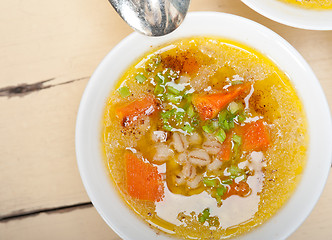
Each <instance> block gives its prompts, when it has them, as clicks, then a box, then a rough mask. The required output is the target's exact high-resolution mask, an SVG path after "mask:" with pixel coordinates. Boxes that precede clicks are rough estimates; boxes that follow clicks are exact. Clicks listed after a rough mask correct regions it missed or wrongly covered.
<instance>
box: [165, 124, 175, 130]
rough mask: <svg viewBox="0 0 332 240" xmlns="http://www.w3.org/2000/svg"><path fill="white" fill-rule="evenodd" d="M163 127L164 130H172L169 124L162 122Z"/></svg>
mask: <svg viewBox="0 0 332 240" xmlns="http://www.w3.org/2000/svg"><path fill="white" fill-rule="evenodd" d="M163 127H164V129H165V130H166V131H172V130H173V128H172V127H171V126H170V125H169V124H164V126H163Z"/></svg>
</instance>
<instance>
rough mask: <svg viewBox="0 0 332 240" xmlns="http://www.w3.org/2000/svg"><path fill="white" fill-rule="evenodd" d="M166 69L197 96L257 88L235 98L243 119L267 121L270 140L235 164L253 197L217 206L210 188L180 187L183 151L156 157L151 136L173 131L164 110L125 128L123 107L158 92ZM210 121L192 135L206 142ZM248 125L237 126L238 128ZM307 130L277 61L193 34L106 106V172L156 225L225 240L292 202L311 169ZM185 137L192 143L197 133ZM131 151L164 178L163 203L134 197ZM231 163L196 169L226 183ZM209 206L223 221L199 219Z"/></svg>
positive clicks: (163, 52) (156, 54)
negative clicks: (127, 156) (129, 164)
mask: <svg viewBox="0 0 332 240" xmlns="http://www.w3.org/2000/svg"><path fill="white" fill-rule="evenodd" d="M165 68H171V69H173V70H174V72H170V73H169V75H170V79H172V80H171V81H173V82H178V81H180V80H179V76H185V77H186V79H188V78H189V79H190V81H189V86H190V88H191V89H192V90H193V91H194V93H193V94H196V93H207V94H208V93H209V92H214V91H222V90H223V89H224V88H225V87H227V86H228V85H232V84H238V82H247V83H250V84H251V90H250V93H249V94H247V95H246V96H245V98H244V99H240V100H239V99H238V100H237V101H240V104H243V105H244V106H245V109H246V110H245V111H246V120H245V121H247V122H250V121H255V119H257V118H260V119H263V120H264V122H265V123H266V125H267V126H268V130H269V134H270V141H271V143H270V146H269V147H268V148H267V149H264V150H262V151H250V152H241V157H240V158H238V159H237V160H236V166H238V167H239V168H241V169H242V168H243V169H247V170H248V171H249V172H250V173H248V174H247V173H246V174H247V175H241V176H240V177H238V178H241V177H242V179H238V178H235V179H234V181H237V182H239V181H244V180H245V182H246V183H247V184H248V185H249V187H250V193H249V194H247V195H246V196H239V195H230V196H229V197H227V198H226V199H222V200H221V204H218V203H217V201H216V199H217V198H213V197H212V194H211V191H209V189H211V188H208V187H207V186H206V185H205V183H202V182H200V183H199V185H198V187H194V188H190V187H188V186H187V185H181V184H177V182H176V178H175V176H177V174H179V172H181V170H183V168H184V166H181V165H179V164H178V163H177V159H178V158H179V154H180V153H178V152H176V151H175V150H174V149H173V150H172V151H173V155H172V156H171V157H169V159H167V160H166V161H162V162H159V161H154V160H153V159H154V156H155V154H156V147H155V145H156V143H155V142H154V141H153V140H152V138H151V135H152V134H153V133H154V132H155V131H164V132H167V131H165V129H163V127H162V125H161V124H160V112H157V113H154V114H152V115H150V116H148V117H145V118H144V121H142V122H139V123H138V124H135V125H134V126H133V127H131V126H129V127H124V126H123V124H122V123H121V121H120V120H119V118H118V117H117V116H116V109H117V108H118V107H119V106H123V105H124V104H127V103H128V102H132V101H134V100H135V99H137V98H139V97H141V96H144V95H145V94H147V93H151V94H153V93H154V91H155V88H156V86H155V85H156V84H155V75H156V74H157V73H158V72H161V71H163V69H165ZM147 69H148V70H147ZM137 74H144V76H145V77H146V80H145V81H142V82H139V81H138V80H137V78H136V76H137ZM172 74H173V75H174V76H172ZM180 78H181V77H180ZM182 80H183V79H182ZM182 80H181V81H182ZM124 86H125V87H127V88H128V89H129V91H130V92H129V94H126V95H128V96H126V97H121V95H120V93H119V89H120V88H122V87H124ZM161 107H163V106H161ZM163 111H164V110H163ZM234 121H235V120H234ZM205 122H206V121H202V120H200V125H199V127H197V128H196V129H195V130H194V132H196V133H197V134H199V135H200V136H201V137H202V139H205V138H204V137H203V136H204V134H205V133H204V131H203V130H202V128H201V126H202V125H204V124H205ZM171 124H173V123H171ZM244 124H246V123H243V122H242V123H240V122H236V124H235V127H240V126H241V125H244ZM306 127H307V126H306V118H305V114H304V110H303V107H302V104H301V102H300V100H299V98H298V96H297V94H296V92H295V90H294V88H293V87H292V85H291V83H290V80H289V79H288V77H287V76H286V74H285V73H283V72H282V71H280V69H278V67H277V66H276V65H275V64H274V63H273V62H272V61H271V60H269V59H268V58H267V57H265V56H263V55H262V54H261V53H259V52H257V51H256V50H254V49H252V48H249V47H247V46H245V45H242V44H240V43H237V42H233V41H229V40H225V39H220V38H215V37H193V38H188V39H182V40H178V41H175V42H173V43H171V44H169V45H165V46H162V47H160V48H158V49H153V50H152V51H151V52H149V53H147V54H146V55H144V56H142V57H141V58H139V59H138V60H137V61H136V62H135V63H134V64H133V65H132V66H130V67H129V68H128V69H127V71H126V72H125V73H124V74H123V76H122V77H121V78H120V79H119V81H118V83H117V85H116V87H115V89H114V90H113V91H112V92H111V94H110V96H109V99H108V101H107V103H106V106H105V114H104V120H103V132H102V135H103V140H102V142H103V147H104V154H105V159H106V163H107V167H108V169H109V172H110V176H111V178H112V180H113V182H114V183H115V186H116V188H117V189H118V190H119V192H120V193H121V196H122V197H123V199H124V200H125V202H126V203H127V204H128V206H129V207H130V208H131V209H132V210H134V211H135V212H136V214H138V215H139V216H140V217H141V218H142V219H144V220H145V221H146V222H147V223H148V224H150V226H153V227H154V228H156V229H158V230H161V231H162V232H166V233H168V234H172V235H175V236H177V237H181V238H188V239H227V238H230V237H234V236H238V235H240V234H243V233H246V232H248V231H250V230H251V229H252V228H254V227H256V226H258V225H261V224H262V223H264V222H265V221H266V220H267V219H269V218H270V217H271V216H272V215H273V214H275V213H276V212H277V210H278V209H280V208H281V206H282V205H283V204H284V203H285V202H286V201H287V199H288V198H289V197H290V195H291V194H292V192H293V191H294V189H295V187H296V185H297V183H298V182H299V179H300V177H301V173H302V170H303V168H304V166H305V160H306V150H307V142H308V136H307V132H306ZM182 132H183V131H182ZM172 134H173V135H174V133H169V135H168V138H167V141H166V143H169V142H170V141H172V139H171V138H170V135H172ZM184 134H185V135H187V137H188V138H189V137H190V136H191V135H192V133H186V132H185V133H184ZM202 141H205V140H202ZM195 144H196V145H195ZM195 144H192V145H190V146H189V147H188V149H187V150H186V151H191V150H192V149H196V148H198V147H201V145H202V143H199V142H198V143H195ZM233 146H234V142H233ZM128 151H132V152H134V153H135V154H137V155H138V156H139V157H140V156H143V157H144V159H145V160H146V161H149V162H150V163H151V164H153V165H154V166H157V168H158V171H159V172H160V173H162V174H163V176H164V177H166V181H164V183H163V184H164V197H163V199H162V200H161V201H158V202H153V201H145V200H139V199H136V198H133V197H131V196H130V195H129V194H128V191H127V186H126V185H127V184H126V166H125V159H124V155H125V152H128ZM231 164H234V159H233V160H232V161H223V164H222V166H221V167H219V168H218V169H217V170H213V171H207V170H206V169H207V168H204V167H197V169H196V171H197V174H203V175H202V176H204V177H205V178H208V177H220V176H221V178H220V179H221V180H222V179H225V178H227V174H225V172H227V171H229V170H227V169H229V167H230V165H231ZM219 200H220V199H219ZM110 204H111V203H110ZM206 208H208V209H209V213H210V217H211V219H217V220H218V221H217V222H218V223H217V224H214V225H213V224H210V222H207V221H204V222H203V221H200V220H201V216H202V213H203V211H204V209H206ZM203 220H204V219H203ZM211 221H212V220H211Z"/></svg>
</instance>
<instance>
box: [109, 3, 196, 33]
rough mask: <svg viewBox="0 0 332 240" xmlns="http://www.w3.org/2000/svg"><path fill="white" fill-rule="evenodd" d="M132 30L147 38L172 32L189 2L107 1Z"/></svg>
mask: <svg viewBox="0 0 332 240" xmlns="http://www.w3.org/2000/svg"><path fill="white" fill-rule="evenodd" d="M109 2H110V3H111V4H112V6H113V7H114V9H115V10H116V11H117V13H118V14H119V15H120V16H121V17H122V19H123V20H125V21H126V22H127V23H128V24H129V26H131V27H132V28H133V29H134V30H136V31H138V32H140V33H142V34H144V35H147V36H163V35H166V34H168V33H170V32H173V31H174V30H175V29H176V28H177V27H178V26H180V24H181V23H182V21H183V20H184V18H185V16H186V14H187V11H188V8H189V3H190V0H109Z"/></svg>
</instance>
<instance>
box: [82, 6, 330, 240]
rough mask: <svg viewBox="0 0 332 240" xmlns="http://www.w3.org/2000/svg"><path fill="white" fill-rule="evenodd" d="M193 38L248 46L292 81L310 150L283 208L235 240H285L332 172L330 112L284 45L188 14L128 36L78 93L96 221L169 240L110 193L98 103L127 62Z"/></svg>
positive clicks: (245, 24)
mask: <svg viewBox="0 0 332 240" xmlns="http://www.w3.org/2000/svg"><path fill="white" fill-rule="evenodd" d="M194 35H210V36H211V35H215V36H222V37H224V38H228V39H232V40H235V41H238V42H242V43H244V44H246V45H249V46H251V47H253V48H255V49H257V50H259V51H260V52H262V53H263V54H265V55H266V56H268V57H269V58H270V59H272V60H273V61H274V62H275V63H276V64H277V65H278V66H279V67H280V68H281V69H282V70H283V71H285V72H286V73H287V74H288V75H289V77H290V79H291V80H292V82H293V84H294V86H295V88H296V89H297V91H298V94H299V96H300V98H302V102H303V104H304V107H305V111H306V113H307V117H308V122H309V129H308V130H309V135H310V147H309V150H308V156H309V159H308V163H307V166H306V169H305V171H304V174H303V177H302V180H301V182H300V184H299V186H298V187H297V189H296V191H295V193H294V194H293V196H292V197H291V198H290V200H289V201H288V202H287V203H286V204H285V206H284V207H283V208H282V209H281V210H280V211H279V212H278V213H277V214H276V215H275V216H273V217H272V218H271V219H270V220H269V221H268V222H266V223H265V224H263V225H262V226H261V227H258V228H256V229H255V230H254V231H251V232H250V233H248V234H246V235H245V236H244V237H243V236H242V237H240V238H239V239H246V240H250V239H254V240H260V239H261V240H266V239H269V240H273V239H285V238H286V237H287V236H289V235H290V234H291V233H292V232H293V231H295V229H296V228H297V227H298V226H299V225H300V224H301V223H302V222H303V221H304V219H305V218H306V217H307V216H308V215H309V213H310V211H311V210H312V209H313V207H314V205H315V204H316V202H317V200H318V198H319V196H320V194H321V192H322V190H323V188H324V184H325V181H326V179H327V176H328V172H329V169H330V165H331V155H332V154H331V150H332V149H331V146H332V139H331V136H332V130H331V129H332V128H331V116H330V113H329V108H328V105H327V102H326V99H325V97H324V94H323V91H322V89H321V87H320V85H319V82H318V80H317V78H316V77H315V75H314V73H313V72H312V70H311V68H310V67H309V65H308V64H307V63H306V61H305V60H304V59H303V57H301V55H300V54H299V53H298V52H297V51H296V50H295V49H294V48H293V47H292V46H291V45H290V44H289V43H287V42H286V41H285V40H284V39H283V38H281V37H280V36H279V35H277V34H276V33H274V32H272V31H271V30H269V29H267V28H266V27H264V26H262V25H260V24H258V23H255V22H253V21H250V20H248V19H245V18H242V17H238V16H234V15H229V14H223V13H214V12H196V13H190V14H188V16H187V18H186V20H185V21H184V22H183V24H182V25H181V26H180V28H179V29H178V30H176V31H175V32H173V33H171V34H170V35H167V36H165V37H159V38H148V37H145V36H142V35H140V34H137V33H133V34H131V35H130V36H128V37H127V38H125V39H124V40H123V41H121V42H120V43H119V44H118V45H117V46H116V47H115V48H114V49H113V50H112V51H111V52H110V53H109V54H108V55H107V56H106V57H105V59H104V60H103V61H102V62H101V63H100V65H99V66H98V68H97V69H96V71H95V72H94V74H93V76H92V77H91V79H90V81H89V83H88V85H87V87H86V89H85V92H84V94H83V97H82V100H81V104H80V108H79V112H78V116H77V123H76V155H77V162H78V167H79V171H80V174H81V177H82V180H83V183H84V186H85V188H86V191H87V193H88V195H89V197H90V199H91V201H92V203H93V205H94V206H95V208H96V209H97V211H98V212H99V213H100V215H101V216H102V217H103V219H104V220H105V221H106V222H107V224H108V225H109V226H110V227H111V228H112V229H113V230H114V231H115V232H116V233H117V234H118V235H119V236H120V237H121V238H123V239H131V240H140V239H142V240H147V239H160V240H167V239H173V238H172V237H170V236H167V235H164V234H161V235H157V234H156V233H155V231H154V230H153V229H151V228H150V227H149V226H148V225H147V224H146V223H144V222H143V221H142V220H141V219H140V218H139V217H137V216H136V215H135V214H134V213H133V211H132V210H130V209H129V208H128V207H127V205H126V204H125V203H124V201H123V200H122V199H121V198H120V197H119V194H118V192H117V190H116V189H115V188H114V186H113V184H112V182H111V180H110V177H109V175H108V173H107V168H106V166H105V165H104V162H103V157H102V150H101V149H102V147H101V144H102V143H101V134H102V126H101V125H102V118H103V111H104V106H105V102H106V100H107V97H108V96H109V93H110V91H111V90H112V88H113V87H114V84H115V82H116V81H117V80H118V79H119V77H120V75H121V74H122V73H123V72H124V71H125V70H126V69H127V67H128V66H130V65H131V64H132V63H133V61H134V60H136V59H137V58H138V57H140V56H142V55H143V54H144V53H145V52H146V51H149V50H150V49H151V46H152V47H157V46H159V45H160V44H164V43H168V42H169V41H172V40H174V39H178V38H182V37H188V36H194Z"/></svg>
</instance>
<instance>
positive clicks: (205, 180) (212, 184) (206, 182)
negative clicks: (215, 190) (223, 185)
mask: <svg viewBox="0 0 332 240" xmlns="http://www.w3.org/2000/svg"><path fill="white" fill-rule="evenodd" d="M203 183H204V185H205V186H207V187H216V186H218V184H219V183H218V180H217V179H216V178H203Z"/></svg>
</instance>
